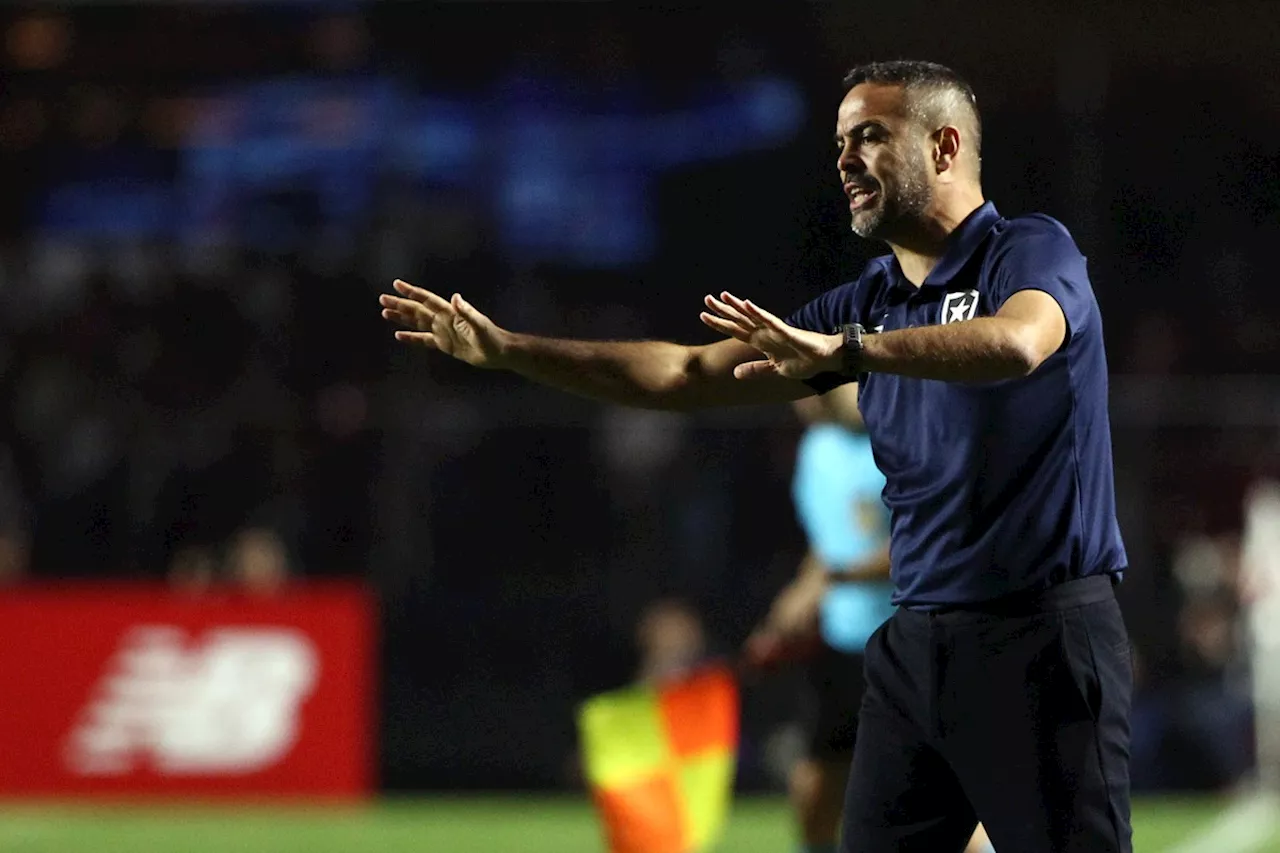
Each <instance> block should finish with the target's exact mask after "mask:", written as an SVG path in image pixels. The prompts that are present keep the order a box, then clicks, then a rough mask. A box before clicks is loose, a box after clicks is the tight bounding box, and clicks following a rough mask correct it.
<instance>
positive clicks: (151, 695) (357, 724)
mask: <svg viewBox="0 0 1280 853" xmlns="http://www.w3.org/2000/svg"><path fill="white" fill-rule="evenodd" d="M373 674H374V660H373V606H372V602H371V600H370V596H369V595H368V594H367V593H366V592H365V591H364V590H363V589H362V588H360V587H358V586H356V585H354V584H352V585H322V586H315V587H310V586H306V585H304V586H301V587H298V588H296V589H287V590H284V591H280V592H277V593H275V594H272V595H262V596H255V595H245V594H221V593H209V594H204V595H200V596H189V595H183V594H178V593H174V592H171V591H169V590H167V589H166V588H163V587H159V586H157V587H151V586H136V585H128V586H115V587H103V586H93V587H78V586H74V585H69V586H62V585H59V586H53V587H36V588H29V589H24V588H19V589H15V590H5V591H2V592H0V796H41V797H46V796H48V797H65V796H82V795H109V796H119V795H160V796H165V797H168V796H198V797H204V796H213V797H222V796H250V797H312V796H323V797H337V798H354V797H362V796H364V795H366V794H368V793H369V791H370V788H371V785H372V766H373V739H374V713H373V709H374V701H373V700H374V696H373V690H374V679H373Z"/></svg>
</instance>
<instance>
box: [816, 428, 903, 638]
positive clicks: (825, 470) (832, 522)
mask: <svg viewBox="0 0 1280 853" xmlns="http://www.w3.org/2000/svg"><path fill="white" fill-rule="evenodd" d="M884 484H885V479H884V475H882V474H881V473H880V470H879V469H878V468H877V467H876V463H875V460H874V459H873V458H872V455H871V440H870V439H869V438H867V436H866V435H865V434H860V433H856V432H851V431H850V430H847V429H845V428H843V427H840V426H837V425H835V424H825V423H824V424H814V425H812V426H810V427H809V428H808V429H807V430H806V431H805V434H804V436H803V437H802V438H801V439H800V446H799V449H798V451H797V455H796V468H795V476H794V478H793V480H792V498H793V499H794V501H795V506H796V512H797V514H798V515H799V518H800V524H801V526H802V527H803V528H804V531H805V534H806V536H807V537H808V539H809V546H810V547H811V548H812V549H813V551H814V552H815V553H816V554H817V555H818V557H819V558H820V559H821V560H822V561H823V563H825V564H826V565H827V566H828V567H829V568H831V569H833V570H839V569H844V568H847V567H849V566H852V565H855V564H857V563H861V562H862V561H864V560H866V559H868V558H870V557H871V556H873V555H874V554H875V553H876V552H877V551H879V550H881V549H882V548H884V546H885V543H886V542H887V541H888V538H889V510H888V509H887V508H886V507H885V505H884V502H883V500H882V499H881V491H882V490H883V489H884ZM892 594H893V584H892V583H890V582H889V580H888V579H885V580H884V581H869V582H861V583H841V584H835V585H833V586H832V587H831V589H830V590H829V591H828V593H827V595H826V597H825V598H824V599H823V601H822V613H821V625H822V638H823V640H825V641H826V643H827V644H828V645H830V646H831V647H832V648H835V649H839V650H840V651H843V652H849V653H860V652H861V651H862V650H863V649H864V648H865V646H866V644H867V639H868V638H870V636H871V634H872V633H874V632H875V630H876V629H877V628H879V627H880V625H881V623H883V622H884V621H885V620H886V619H888V618H889V617H890V616H891V615H892V614H893V610H894V608H893V605H892V604H891V603H890V598H891V596H892Z"/></svg>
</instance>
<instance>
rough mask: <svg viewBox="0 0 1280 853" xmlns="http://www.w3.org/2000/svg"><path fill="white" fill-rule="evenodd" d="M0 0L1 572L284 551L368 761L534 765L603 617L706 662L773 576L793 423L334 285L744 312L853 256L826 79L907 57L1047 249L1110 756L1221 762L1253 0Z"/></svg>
mask: <svg viewBox="0 0 1280 853" xmlns="http://www.w3.org/2000/svg"><path fill="white" fill-rule="evenodd" d="M0 31H3V34H4V43H3V48H4V53H3V58H2V59H0V63H2V64H0V188H3V191H0V300H2V301H3V308H2V310H0V323H3V333H2V334H0V386H2V387H3V396H2V397H0V400H3V401H4V405H3V409H2V410H0V461H2V462H3V464H2V465H0V527H2V528H3V530H4V536H5V538H4V541H3V543H2V544H3V551H2V552H0V563H3V565H4V566H5V567H6V568H5V570H3V571H0V575H7V576H9V577H10V578H13V579H20V578H21V577H22V576H27V577H30V578H34V579H47V578H103V577H139V576H142V577H155V578H163V577H168V578H171V579H174V580H175V582H178V581H181V580H182V579H183V578H185V577H186V574H185V572H187V571H188V570H189V566H190V565H191V563H190V560H192V559H202V560H205V563H203V564H202V565H206V566H208V567H211V568H208V571H209V572H211V573H213V574H215V575H217V574H218V573H219V572H220V571H221V569H219V568H218V566H221V565H222V563H223V561H224V557H225V554H226V552H227V550H228V549H227V545H228V543H229V542H232V541H234V540H235V537H236V536H237V535H238V534H241V533H243V532H244V531H246V530H257V531H267V532H268V533H269V534H270V535H272V536H274V537H276V540H277V541H278V542H279V544H280V545H281V546H282V547H283V549H284V553H285V555H286V561H287V565H288V567H289V572H290V573H291V574H292V575H294V576H296V577H298V578H302V579H305V578H308V577H324V576H358V577H362V578H365V579H367V581H368V582H369V583H370V584H371V585H372V586H373V587H374V588H375V589H376V590H377V592H378V595H379V599H380V603H381V612H382V629H383V633H382V647H383V651H382V660H383V664H384V669H383V684H382V690H381V696H382V700H381V701H382V707H383V717H382V723H381V742H382V759H381V777H382V780H383V783H384V786H385V787H386V788H387V789H392V790H395V789H407V788H463V787H482V788H495V787H559V786H564V785H573V784H576V779H575V776H574V773H573V771H572V762H571V760H570V757H571V755H572V752H573V748H574V730H573V709H574V707H575V705H576V703H577V702H579V701H580V700H581V699H583V698H584V697H585V696H587V695H590V694H591V693H592V692H595V691H598V690H601V689H604V688H607V687H610V686H614V685H618V684H621V683H624V682H625V681H627V680H628V679H629V678H630V677H631V675H632V674H633V672H634V671H635V668H636V666H637V664H638V661H637V647H636V641H635V639H634V630H635V626H636V622H637V619H638V618H639V616H640V614H641V613H642V612H644V610H645V609H646V607H648V606H649V605H650V604H651V603H653V602H654V601H656V600H659V599H661V598H663V597H668V596H676V597H679V598H681V599H683V600H686V601H688V602H689V603H690V604H691V605H692V606H693V607H695V608H696V610H697V611H698V613H699V614H700V617H701V619H702V620H703V623H704V626H705V630H706V636H707V644H708V650H709V651H710V652H712V653H729V652H731V651H732V650H733V649H735V648H736V647H737V646H738V644H739V643H740V642H741V641H742V639H743V638H744V637H745V635H746V633H747V632H748V631H749V629H750V628H751V626H752V623H753V622H754V620H756V619H758V618H759V617H760V616H761V615H762V613H763V612H764V610H765V608H766V607H767V604H768V602H769V600H770V598H771V596H772V595H773V594H774V593H775V592H776V591H777V589H778V588H779V587H780V586H781V585H782V584H783V583H784V582H785V580H786V579H787V578H788V577H789V576H790V574H791V573H792V572H793V571H794V569H795V566H796V563H797V561H798V559H799V557H800V556H801V554H802V552H803V548H804V544H803V541H802V537H801V535H800V531H799V528H798V526H797V524H796V521H795V518H794V514H793V512H792V510H791V506H790V503H789V492H788V488H789V476H790V465H791V461H792V458H793V452H794V445H795V440H796V438H797V437H798V435H799V425H798V424H797V423H796V422H795V421H794V419H793V418H792V417H791V415H790V412H789V411H788V410H786V409H785V408H778V409H762V410H755V409H751V410H741V411H731V412H715V413H706V414H701V415H697V416H683V415H665V414H660V413H652V412H637V411H626V410H618V409H613V408H609V407H604V406H599V405H596V404H592V403H587V402H583V401H579V400H575V399H573V398H570V397H567V396H565V395H562V394H559V393H557V392H554V391H548V390H544V389H539V388H536V387H533V386H531V385H529V384H526V383H523V382H522V381H519V380H518V379H515V378H513V377H510V376H505V375H498V374H493V373H481V372H477V371H475V370H473V369H470V368H466V367H463V366H461V365H456V364H453V363H451V362H449V361H448V360H446V359H444V358H442V357H429V356H427V355H426V354H424V353H421V352H417V351H407V350H404V349H402V348H399V347H397V346H395V345H394V342H393V341H392V340H391V337H390V332H389V330H388V329H387V328H385V327H384V326H383V324H382V322H381V321H380V319H379V318H378V313H377V306H376V296H377V294H378V293H379V292H381V291H384V290H386V289H387V288H388V287H389V284H390V281H391V279H392V278H394V277H404V278H407V279H410V280H412V281H415V282H418V283H421V284H424V285H426V286H429V287H431V288H433V289H438V290H441V291H443V292H446V293H447V292H452V291H454V290H459V291H462V292H464V293H465V294H466V295H467V297H468V298H469V300H470V301H471V302H472V303H474V304H475V305H476V306H477V307H479V308H480V309H481V310H484V311H487V312H489V313H491V315H492V316H493V317H494V318H495V320H497V321H498V322H499V323H501V324H504V325H507V326H509V327H512V328H516V329H519V330H523V331H534V332H541V333H546V334H556V335H575V336H589V337H628V338H630V337H649V336H654V337H666V338H672V339H676V340H680V341H687V342H693V341H703V340H708V339H709V338H708V335H707V334H706V330H705V328H703V327H702V326H701V325H700V324H699V322H698V320H697V313H698V311H699V309H700V298H701V295H702V294H703V293H705V292H708V291H711V290H718V289H723V288H726V287H731V288H733V289H734V290H735V291H736V292H738V293H741V294H744V295H748V296H750V297H751V298H753V299H756V300H757V301H759V302H760V303H762V304H764V305H766V306H769V307H771V308H774V309H775V310H776V311H777V312H778V313H785V312H789V311H790V310H792V309H793V308H794V307H796V306H798V305H799V304H801V303H802V302H804V301H805V300H807V299H809V298H811V297H812V296H814V295H816V294H818V293H819V292H821V291H822V290H824V289H826V288H828V287H830V286H832V285H834V284H837V283H839V282H841V281H845V280H848V279H850V278H852V277H854V276H855V275H856V274H857V272H858V270H859V269H860V266H861V264H862V263H863V262H864V261H865V259H866V258H868V257H870V256H871V255H873V254H877V253H879V252H880V251H881V248H880V247H877V246H873V245H869V244H864V243H862V242H860V241H858V240H856V239H855V238H854V237H852V236H851V235H850V234H849V232H848V228H847V222H846V219H847V215H846V212H845V209H844V206H843V202H842V199H841V197H840V194H839V193H840V190H839V187H838V183H837V181H836V173H835V156H836V152H835V150H834V147H833V145H832V143H831V141H830V140H831V135H832V131H833V127H834V116H835V108H836V105H837V104H838V101H839V98H840V96H841V94H842V90H841V86H840V78H841V76H842V73H843V71H844V70H845V68H846V67H848V66H849V65H852V64H855V63H858V62H863V61H867V60H872V59H887V58H900V57H907V58H928V59H932V60H935V61H940V62H943V63H946V64H949V65H952V66H953V67H955V68H956V69H957V70H959V71H960V72H961V73H962V74H965V75H966V76H968V77H969V79H970V80H971V81H972V83H973V85H974V87H975V89H976V90H977V93H978V98H979V103H980V106H981V108H982V110H983V112H984V118H985V134H984V183H985V186H986V192H987V195H988V197H989V198H991V199H993V200H994V201H995V202H996V203H997V205H998V206H999V208H1000V210H1001V212H1002V213H1004V214H1005V215H1006V216H1012V215H1017V214H1021V213H1026V212H1032V211H1041V212H1045V213H1048V214H1050V215H1053V216H1055V217H1057V218H1059V219H1061V220H1062V221H1063V222H1064V223H1065V224H1066V225H1067V226H1068V227H1069V228H1070V229H1071V230H1072V232H1073V234H1074V235H1075V237H1076V239H1077V242H1078V243H1079V244H1080V246H1081V248H1082V250H1083V251H1084V252H1085V254H1086V255H1087V256H1088V257H1089V262H1090V272H1091V276H1092V280H1093V284H1094V287H1095V290H1096V292H1097V295H1098V299H1099V302H1100V303H1101V305H1102V308H1103V315H1104V318H1105V322H1106V332H1107V340H1108V347H1109V356H1110V362H1111V367H1112V371H1113V385H1112V396H1113V400H1114V414H1113V418H1114V423H1113V426H1114V433H1115V450H1116V464H1117V476H1118V488H1119V490H1120V501H1121V507H1122V514H1123V515H1122V518H1121V521H1122V525H1123V527H1124V532H1125V535H1126V539H1127V541H1128V544H1129V553H1130V557H1131V560H1132V567H1131V571H1130V573H1129V579H1128V582H1127V583H1126V584H1125V585H1124V587H1123V588H1122V589H1123V603H1124V606H1125V609H1126V613H1127V615H1128V618H1129V622H1130V626H1131V629H1132V631H1133V635H1134V640H1135V645H1136V648H1137V653H1138V664H1139V680H1140V681H1139V683H1140V691H1139V702H1138V708H1137V710H1136V713H1135V784H1136V785H1137V786H1138V787H1140V788H1141V787H1145V788H1188V787H1200V788H1214V787H1220V786H1222V785H1225V784H1227V783H1229V782H1231V781H1233V780H1235V779H1237V778H1239V777H1240V776H1241V775H1242V774H1244V773H1246V772H1247V771H1248V766H1249V762H1250V757H1249V740H1250V739H1249V733H1248V719H1249V713H1250V712H1249V708H1248V701H1247V689H1246V685H1244V683H1243V680H1242V673H1243V672H1244V666H1245V664H1246V663H1247V659H1246V657H1245V655H1244V650H1243V647H1242V644H1241V636H1242V634H1241V626H1242V622H1241V621H1240V610H1241V596H1240V590H1239V585H1238V583H1236V581H1235V578H1236V574H1237V571H1236V570H1237V567H1238V553H1237V552H1238V536H1239V532H1240V525H1241V507H1242V503H1243V499H1244V494H1245V490H1246V488H1247V487H1248V485H1249V484H1250V483H1252V482H1254V481H1256V480H1257V478H1259V477H1260V476H1263V475H1266V474H1269V473H1270V472H1272V471H1274V470H1275V468H1276V462H1277V461H1278V458H1277V449H1278V448H1280V445H1278V444H1277V433H1276V425H1277V422H1278V420H1277V416H1278V415H1280V394H1277V391H1280V381H1277V379H1276V375H1277V374H1278V373H1280V363H1278V361H1280V347H1277V346H1276V344H1277V335H1278V334H1280V331H1278V329H1280V327H1278V326H1277V322H1276V321H1277V319H1278V317H1280V304H1278V303H1277V300H1278V298H1280V297H1278V291H1277V288H1276V286H1275V282H1274V281H1273V274H1272V270H1271V269H1270V267H1269V263H1270V262H1271V261H1272V255H1273V254H1274V248H1275V247H1276V246H1277V245H1280V145H1278V143H1277V142H1276V140H1277V139H1280V82H1277V77H1276V75H1275V74H1274V70H1275V69H1274V65H1275V46H1276V45H1277V44H1280V14H1277V12H1276V10H1275V6H1274V4H1273V3H1269V2H1255V3H1212V2H1211V3H1200V4H1196V5H1194V6H1189V7H1187V8H1186V9H1185V10H1183V9H1175V8H1172V4H1167V3H1162V2H1154V0H1151V2H1129V3H1121V4H1103V3H1096V4H1095V3H1075V4H1065V5H1064V4H1049V3H1024V2H1018V3H1015V2H989V3H984V4H980V5H975V4H959V3H949V2H947V3H926V2H899V3H894V4H876V5H871V4H863V3H839V4H835V3H832V4H817V3H800V2H793V3H785V4H781V3H779V4H733V5H732V6H725V7H724V8H718V7H713V6H710V5H708V6H707V7H705V11H699V10H696V9H695V10H690V9H688V8H686V7H683V6H682V7H679V8H677V7H675V6H672V7H669V8H658V7H649V8H645V9H640V8H637V7H631V6H626V5H623V4H613V3H603V2H597V3H590V2H580V3H566V4H548V3H510V4H504V3H488V2H452V3H429V2H419V3H408V2H404V3H301V2H299V3H290V4H286V5H271V4H266V3H241V4H234V5H217V4H205V3H159V2H157V3H139V4H130V5H107V4H97V3H78V4H69V5H63V6H54V5H11V6H6V7H4V8H3V9H0ZM193 554H195V555H197V556H196V557H195V558H193V557H192V555H193ZM184 567H187V568H184ZM795 678H796V676H795V674H794V673H792V674H790V675H783V676H781V677H779V678H777V679H774V680H772V681H769V682H767V683H764V684H761V685H759V686H756V687H753V688H751V689H750V691H749V692H748V694H747V704H746V718H745V725H746V730H745V734H746V737H745V739H744V746H743V754H742V762H741V765H742V770H741V777H742V783H743V784H744V785H746V786H776V785H777V784H778V776H777V772H776V765H777V761H776V759H771V758H770V756H771V755H773V751H774V750H777V749H782V747H780V746H778V744H779V743H781V742H782V740H780V739H779V735H778V733H779V732H780V731H785V727H784V724H785V723H786V721H787V720H789V719H790V718H791V717H792V716H793V715H794V710H795V709H794V705H793V695H794V688H795V686H796V683H795ZM1206 707H1207V708H1208V709H1209V710H1208V711H1205V710H1204V709H1205V708H1206Z"/></svg>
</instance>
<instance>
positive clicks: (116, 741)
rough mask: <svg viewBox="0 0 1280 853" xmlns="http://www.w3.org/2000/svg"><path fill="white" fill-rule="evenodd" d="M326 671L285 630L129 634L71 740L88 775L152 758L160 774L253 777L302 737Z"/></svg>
mask: <svg viewBox="0 0 1280 853" xmlns="http://www.w3.org/2000/svg"><path fill="white" fill-rule="evenodd" d="M318 671H319V660H318V655H317V654H316V651H315V647H314V646H313V644H312V642H311V640H310V639H308V638H307V637H306V636H305V635H304V634H301V633H299V632H297V631H293V630H289V629H285V628H216V629H213V630H210V631H207V632H205V633H204V635H203V636H202V637H201V638H200V640H199V641H198V642H194V643H192V642H189V638H188V636H187V633H186V632H185V631H184V630H183V629H181V628H177V627H174V626H167V625H155V626H142V627H138V628H135V629H133V630H132V631H130V632H129V633H128V634H127V635H126V636H125V638H124V640H123V642H122V643H121V645H120V648H119V650H118V651H117V652H116V654H115V656H114V657H113V658H112V660H111V662H110V663H109V664H108V666H107V670H106V672H105V673H103V676H102V679H101V681H100V682H99V683H98V685H97V686H96V688H95V690H94V692H93V694H92V696H91V697H90V700H89V703H88V705H87V706H86V707H85V708H84V709H83V710H82V711H81V714H80V718H79V719H78V720H77V721H76V724H75V726H74V727H73V728H72V730H71V732H70V734H69V736H68V739H67V743H66V760H67V762H68V765H69V766H70V768H71V769H72V771H73V772H75V773H77V774H80V775H85V776H120V775H124V774H127V773H129V772H131V771H133V770H135V769H137V768H139V767H140V766H143V765H146V766H149V767H150V768H152V769H153V770H155V771H156V772H158V773H160V774H162V775H170V776H191V775H209V774H246V773H254V772H256V771H259V770H262V769H264V768H266V767H269V766H271V765H272V764H275V763H277V762H278V761H280V760H281V759H283V758H284V757H285V756H286V755H287V754H288V752H289V750H290V749H291V748H292V746H293V745H294V743H295V742H296V741H297V739H298V730H299V726H300V715H299V711H300V710H301V706H302V702H303V700H304V699H305V698H306V697H307V696H308V695H310V693H311V691H312V689H313V687H314V685H315V682H316V676H317V673H318Z"/></svg>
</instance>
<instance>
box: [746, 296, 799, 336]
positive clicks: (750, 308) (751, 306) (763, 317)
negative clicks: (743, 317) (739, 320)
mask: <svg viewBox="0 0 1280 853" xmlns="http://www.w3.org/2000/svg"><path fill="white" fill-rule="evenodd" d="M742 309H743V311H744V312H746V314H747V316H749V317H751V318H752V319H754V320H756V321H758V322H760V323H763V324H764V325H766V326H771V327H773V328H775V329H786V328H788V326H787V324H786V323H785V322H783V321H782V319H781V318H779V317H776V316H774V315H773V314H770V313H769V312H768V311H766V310H764V309H763V308H761V307H760V306H759V305H757V304H755V303H754V302H752V301H751V300H750V299H746V300H743V302H742Z"/></svg>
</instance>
